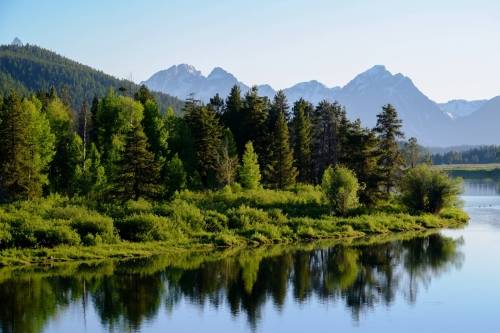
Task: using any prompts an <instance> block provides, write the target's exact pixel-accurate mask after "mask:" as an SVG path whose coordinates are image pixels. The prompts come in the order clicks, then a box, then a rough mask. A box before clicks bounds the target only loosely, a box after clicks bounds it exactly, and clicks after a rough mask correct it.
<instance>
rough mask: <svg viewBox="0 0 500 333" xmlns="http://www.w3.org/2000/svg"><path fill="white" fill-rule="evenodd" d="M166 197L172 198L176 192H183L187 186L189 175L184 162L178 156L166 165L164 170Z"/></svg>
mask: <svg viewBox="0 0 500 333" xmlns="http://www.w3.org/2000/svg"><path fill="white" fill-rule="evenodd" d="M163 178H164V184H165V195H166V197H167V198H170V197H172V195H174V193H175V192H178V191H181V190H182V189H184V188H185V187H186V185H187V174H186V171H185V170H184V165H183V163H182V160H181V159H180V158H179V156H178V155H177V154H175V155H174V157H172V159H171V160H170V161H168V162H167V163H166V164H165V168H164V175H163Z"/></svg>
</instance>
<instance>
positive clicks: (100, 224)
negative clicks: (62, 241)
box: [70, 212, 115, 243]
mask: <svg viewBox="0 0 500 333" xmlns="http://www.w3.org/2000/svg"><path fill="white" fill-rule="evenodd" d="M70 225H71V227H72V228H73V229H75V230H76V232H78V234H79V235H80V237H81V238H84V237H86V236H87V235H88V234H90V235H93V236H96V235H99V236H101V237H102V239H103V240H105V242H107V243H108V242H113V241H114V240H115V237H114V226H113V219H112V218H111V217H108V216H103V215H100V214H98V213H96V212H87V214H85V215H82V216H80V217H77V218H75V219H74V220H72V221H70Z"/></svg>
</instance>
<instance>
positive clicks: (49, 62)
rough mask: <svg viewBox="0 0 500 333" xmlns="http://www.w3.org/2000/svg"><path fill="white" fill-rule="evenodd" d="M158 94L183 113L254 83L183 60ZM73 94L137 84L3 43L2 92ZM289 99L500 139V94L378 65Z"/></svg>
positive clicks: (302, 86) (487, 140) (265, 88)
mask: <svg viewBox="0 0 500 333" xmlns="http://www.w3.org/2000/svg"><path fill="white" fill-rule="evenodd" d="M143 83H144V84H146V85H147V86H148V87H149V88H150V89H151V90H153V91H154V94H155V97H156V99H157V100H158V102H159V103H160V105H161V107H162V109H165V108H166V107H167V106H172V107H173V108H174V110H176V111H177V112H180V111H181V109H182V106H183V100H185V99H186V98H187V97H188V96H189V95H190V94H191V93H194V95H195V97H196V98H198V99H201V100H203V101H205V102H206V101H208V100H209V98H210V97H212V96H214V95H215V94H216V93H219V94H220V95H221V96H223V97H225V96H227V94H228V93H229V91H230V89H231V87H232V86H234V85H235V84H237V85H239V86H240V87H241V90H242V91H243V93H244V92H246V91H247V90H248V89H249V86H248V85H246V84H244V83H243V82H241V81H239V80H238V79H237V78H236V77H235V76H234V75H232V74H231V73H229V72H227V71H226V70H224V69H222V68H220V67H216V68H214V69H213V70H212V72H211V73H210V74H209V75H208V76H204V75H203V74H202V73H201V72H200V71H198V70H197V69H196V68H194V67H193V66H190V65H185V64H183V65H176V66H172V67H170V68H169V69H167V70H163V71H160V72H157V73H156V74H154V75H153V76H152V77H151V78H149V79H148V80H146V81H144V82H143ZM52 86H53V87H55V88H56V89H57V91H59V92H64V91H66V93H68V94H69V96H68V99H69V100H70V101H72V103H73V108H74V109H75V110H77V109H78V108H80V107H81V103H82V102H83V101H87V102H90V100H91V99H92V98H93V97H94V96H102V95H103V94H105V93H106V91H107V89H109V88H111V87H113V88H114V89H119V88H126V89H128V90H132V91H134V90H136V89H137V87H138V86H137V85H136V84H135V83H132V82H130V81H126V80H120V79H117V78H115V77H113V76H111V75H108V74H106V73H103V72H101V71H98V70H95V69H93V68H91V67H89V66H86V65H83V64H80V63H78V62H76V61H73V60H71V59H68V58H65V57H63V56H60V55H58V54H57V53H55V52H52V51H50V50H47V49H43V48H40V47H38V46H34V45H28V44H26V45H24V44H22V42H21V41H20V40H16V41H15V43H13V45H2V46H0V94H4V95H5V94H7V93H8V92H9V91H10V90H12V89H14V90H17V91H19V92H20V93H22V94H26V93H29V92H36V91H38V90H47V89H49V88H50V87H52ZM258 88H259V93H260V94H261V95H263V96H267V97H268V98H273V96H274V95H275V93H276V90H275V89H273V88H272V87H271V86H270V85H265V84H264V85H259V86H258ZM284 92H285V94H286V95H287V97H288V101H289V103H290V104H291V103H293V102H294V101H296V100H297V99H299V98H300V97H303V98H304V99H306V100H309V101H310V102H312V103H314V104H317V103H318V102H319V101H321V100H323V99H326V100H329V101H339V102H340V103H341V104H343V105H345V107H346V109H347V114H348V116H349V117H350V118H352V119H355V118H360V119H361V120H362V122H363V124H364V125H365V126H369V127H372V126H374V125H375V122H376V114H377V113H379V112H380V110H381V107H382V106H383V105H384V104H387V103H391V104H393V105H394V106H395V107H396V109H397V110H398V113H399V114H400V116H401V118H402V119H403V124H404V131H405V133H406V137H407V138H408V137H410V136H415V137H417V139H418V140H419V142H420V143H421V144H423V145H426V146H432V147H446V146H459V145H481V144H500V131H499V130H498V124H500V96H498V97H495V98H492V99H490V100H477V101H465V100H454V101H450V102H447V103H442V104H438V103H436V102H434V101H432V100H431V99H429V98H428V97H427V96H425V95H424V94H423V93H422V92H421V91H420V90H419V89H418V88H417V87H416V86H415V85H414V83H413V82H412V80H411V79H410V78H408V77H406V76H404V75H403V74H400V73H398V74H393V73H391V72H390V71H388V70H387V69H386V68H385V67H384V66H381V65H377V66H374V67H372V68H370V69H368V70H367V71H365V72H363V73H361V74H359V75H357V76H356V77H355V78H354V79H352V80H351V81H350V82H348V83H347V84H346V85H345V86H343V87H327V86H326V85H324V84H322V83H321V82H318V81H314V80H312V81H307V82H301V83H297V84H295V85H293V86H291V87H289V88H286V89H284Z"/></svg>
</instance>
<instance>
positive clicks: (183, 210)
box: [155, 199, 205, 231]
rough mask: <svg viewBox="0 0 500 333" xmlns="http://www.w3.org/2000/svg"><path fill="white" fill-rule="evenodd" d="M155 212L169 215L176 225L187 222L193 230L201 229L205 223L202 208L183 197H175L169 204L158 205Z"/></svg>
mask: <svg viewBox="0 0 500 333" xmlns="http://www.w3.org/2000/svg"><path fill="white" fill-rule="evenodd" d="M155 212H156V213H157V214H158V215H162V216H166V217H169V218H170V219H171V220H172V222H174V223H175V224H176V225H181V226H182V225H183V224H187V225H188V226H189V227H191V229H192V230H197V231H200V230H201V229H203V226H204V225H205V223H204V217H203V214H202V213H201V210H200V209H199V208H198V207H196V206H195V205H193V204H191V203H189V202H186V201H184V200H181V199H175V200H174V201H172V202H171V203H169V204H164V205H161V206H158V207H157V208H156V210H155Z"/></svg>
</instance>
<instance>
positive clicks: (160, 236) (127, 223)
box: [116, 214, 174, 242]
mask: <svg viewBox="0 0 500 333" xmlns="http://www.w3.org/2000/svg"><path fill="white" fill-rule="evenodd" d="M171 224H172V222H171V221H170V220H169V219H168V218H166V217H163V216H157V215H154V214H136V215H132V216H129V217H126V218H124V219H123V220H121V221H119V222H118V223H117V224H116V228H117V229H118V232H119V234H120V236H121V237H122V238H123V239H126V240H129V241H133V242H145V241H155V240H166V239H168V238H169V236H174V235H172V234H170V235H169V231H170V232H171V231H172V230H173V228H172V225H171Z"/></svg>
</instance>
